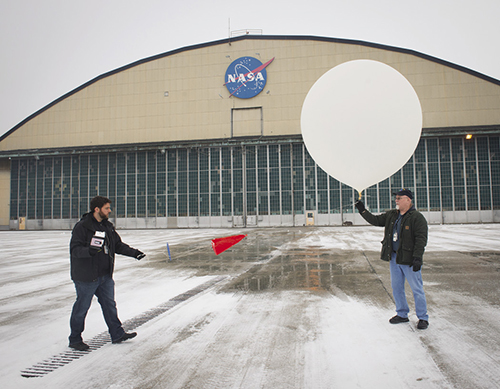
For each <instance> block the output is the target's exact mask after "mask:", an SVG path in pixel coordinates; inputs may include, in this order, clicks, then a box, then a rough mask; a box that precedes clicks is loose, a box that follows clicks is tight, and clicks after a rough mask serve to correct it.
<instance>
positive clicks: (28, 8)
mask: <svg viewBox="0 0 500 389" xmlns="http://www.w3.org/2000/svg"><path fill="white" fill-rule="evenodd" d="M499 15H500V1H498V0H475V1H471V0H420V1H418V2H415V1H412V2H410V1H405V0H378V1H374V0H358V1H346V0H342V1H340V0H307V1H304V0H300V1H299V0H289V1H282V0H279V1H273V0H253V1H248V2H240V1H228V0H210V1H207V0H187V1H186V0H185V1H173V0H163V1H162V0H142V1H140V2H139V1H130V0H86V1H72V0H44V1H38V0H15V1H14V0H3V1H2V2H1V3H0V48H1V55H2V60H1V61H0V69H1V71H0V85H1V88H0V103H1V105H0V107H1V108H0V135H1V134H4V133H5V132H7V131H8V130H10V129H11V128H12V127H14V126H15V125H17V124H18V123H19V122H21V121H22V120H24V119H25V118H26V117H28V116H29V115H31V114H32V113H34V112H36V111H37V110H39V109H40V108H42V107H44V106H45V105H47V104H49V103H50V102H52V101H53V100H55V99H57V98H59V97H60V96H62V95H63V94H65V93H67V92H69V91H70V90H72V89H74V88H76V87H78V86H80V85H82V84H83V83H85V82H87V81H89V80H91V79H93V78H94V77H96V76H99V75H101V74H103V73H106V72H108V71H110V70H113V69H116V68H118V67H121V66H124V65H127V64H129V63H131V62H134V61H136V60H139V59H142V58H146V57H149V56H152V55H155V54H159V53H164V52H168V51H171V50H175V49H178V48H181V47H185V46H190V45H194V44H197V43H204V42H209V41H213V40H219V39H224V38H226V37H227V36H228V33H229V23H228V21H229V20H230V29H231V30H233V31H234V30H242V29H261V30H262V31H263V34H265V35H316V36H326V37H333V38H344V39H356V40H364V41H368V42H374V43H380V44H384V45H389V46H396V47H401V48H406V49H412V50H415V51H419V52H422V53H425V54H429V55H432V56H435V57H438V58H440V59H443V60H446V61H450V62H453V63H456V64H458V65H461V66H464V67H467V68H470V69H473V70H476V71H478V72H480V73H484V74H486V75H488V76H491V77H493V78H496V79H500V50H498V37H499V32H500V31H499V28H498V17H499ZM200 71H202V69H201V68H200Z"/></svg>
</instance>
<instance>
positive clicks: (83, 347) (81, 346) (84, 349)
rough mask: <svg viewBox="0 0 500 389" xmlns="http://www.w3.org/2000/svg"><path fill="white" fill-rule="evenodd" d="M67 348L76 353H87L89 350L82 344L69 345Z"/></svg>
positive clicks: (86, 345)
mask: <svg viewBox="0 0 500 389" xmlns="http://www.w3.org/2000/svg"><path fill="white" fill-rule="evenodd" d="M69 347H70V348H72V349H74V350H77V351H87V350H88V349H89V348H90V347H89V345H88V344H87V343H83V342H79V343H71V344H70V345H69Z"/></svg>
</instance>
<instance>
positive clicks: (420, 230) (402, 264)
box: [356, 189, 429, 330]
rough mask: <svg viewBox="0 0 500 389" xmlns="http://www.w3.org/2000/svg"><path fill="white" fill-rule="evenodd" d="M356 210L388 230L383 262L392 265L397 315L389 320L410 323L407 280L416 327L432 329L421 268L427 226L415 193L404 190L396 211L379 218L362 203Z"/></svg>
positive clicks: (384, 241) (399, 196) (400, 195)
mask: <svg viewBox="0 0 500 389" xmlns="http://www.w3.org/2000/svg"><path fill="white" fill-rule="evenodd" d="M356 208H357V209H358V211H359V213H360V214H361V216H362V217H363V218H364V219H365V220H366V221H367V222H368V223H370V224H372V225H374V226H380V227H385V232H384V240H383V241H382V252H381V259H383V260H384V261H388V262H389V268H390V271H391V286H392V295H393V296H394V301H395V303H396V313H397V315H396V316H394V317H392V318H391V319H390V320H389V321H390V322H391V323H392V324H398V323H406V322H408V321H409V319H408V313H409V307H408V302H407V301H406V294H405V281H408V283H409V284H410V287H411V289H412V291H413V297H414V299H415V311H416V314H417V317H418V319H419V320H418V324H417V328H418V329H420V330H425V329H426V328H427V327H428V326H429V315H428V314H427V300H426V298H425V292H424V286H423V281H422V272H421V270H420V269H421V268H422V257H423V255H424V250H425V246H426V245H427V235H428V227H427V221H426V220H425V217H424V216H423V215H422V214H421V213H420V212H418V211H417V210H416V209H415V206H414V205H413V193H412V192H411V191H410V190H408V189H401V190H400V191H399V192H398V193H396V209H393V210H390V211H388V212H385V213H382V214H380V215H373V214H372V213H371V212H369V211H368V210H367V209H366V208H365V206H364V204H363V203H362V202H361V201H357V202H356Z"/></svg>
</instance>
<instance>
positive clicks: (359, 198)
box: [358, 191, 363, 200]
mask: <svg viewBox="0 0 500 389" xmlns="http://www.w3.org/2000/svg"><path fill="white" fill-rule="evenodd" d="M358 194H359V197H358V200H361V197H362V194H363V191H361V192H358Z"/></svg>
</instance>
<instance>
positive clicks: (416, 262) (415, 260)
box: [410, 258, 422, 271]
mask: <svg viewBox="0 0 500 389" xmlns="http://www.w3.org/2000/svg"><path fill="white" fill-rule="evenodd" d="M412 266H413V271H419V270H420V269H421V268H422V258H413V262H412V264H411V265H410V267H412Z"/></svg>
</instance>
